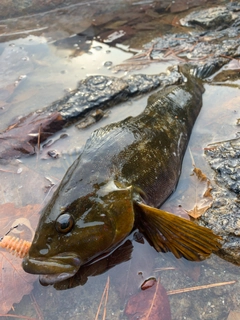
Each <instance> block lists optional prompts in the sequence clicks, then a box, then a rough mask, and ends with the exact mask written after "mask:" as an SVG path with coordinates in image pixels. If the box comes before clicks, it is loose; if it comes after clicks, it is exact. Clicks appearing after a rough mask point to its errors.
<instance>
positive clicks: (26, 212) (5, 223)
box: [0, 203, 42, 241]
mask: <svg viewBox="0 0 240 320" xmlns="http://www.w3.org/2000/svg"><path fill="white" fill-rule="evenodd" d="M41 207H42V206H41V205H39V204H36V205H27V206H25V207H21V208H16V207H15V205H14V204H13V203H5V204H2V205H1V206H0V224H1V226H2V228H1V236H3V235H4V234H5V233H6V232H7V231H8V230H9V229H10V228H11V227H12V226H13V225H14V224H15V225H16V224H17V223H16V222H19V221H18V219H22V218H26V219H27V221H28V223H27V225H26V224H25V223H24V222H25V220H24V219H23V220H20V222H21V221H22V223H21V225H20V226H19V228H18V229H17V232H16V233H19V231H21V233H20V235H19V237H20V238H22V239H24V240H29V241H31V240H32V230H35V229H36V226H37V223H38V220H39V214H38V213H39V211H40V209H41ZM29 226H30V229H29ZM14 231H15V230H13V231H12V233H14Z"/></svg>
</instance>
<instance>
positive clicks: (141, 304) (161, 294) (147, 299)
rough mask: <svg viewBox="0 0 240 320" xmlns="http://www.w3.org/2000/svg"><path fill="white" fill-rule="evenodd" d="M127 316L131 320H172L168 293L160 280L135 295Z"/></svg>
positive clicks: (128, 304) (127, 306) (129, 301)
mask: <svg viewBox="0 0 240 320" xmlns="http://www.w3.org/2000/svg"><path fill="white" fill-rule="evenodd" d="M151 281H152V279H151ZM125 314H126V315H127V317H128V319H129V320H134V319H141V320H171V310H170V304H169V300H168V297H167V293H166V290H165V289H164V287H163V286H162V285H161V284H160V282H159V280H158V281H155V283H154V284H153V285H152V286H151V287H150V288H148V289H146V290H144V291H143V290H141V291H139V292H138V293H137V294H136V295H133V296H132V297H131V298H130V299H129V300H128V302H127V305H126V308H125Z"/></svg>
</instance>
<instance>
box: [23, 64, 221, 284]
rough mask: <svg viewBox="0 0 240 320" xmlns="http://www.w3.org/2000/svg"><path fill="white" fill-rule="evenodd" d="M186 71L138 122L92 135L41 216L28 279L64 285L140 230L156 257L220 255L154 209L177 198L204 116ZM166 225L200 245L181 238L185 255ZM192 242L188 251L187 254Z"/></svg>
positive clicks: (197, 86) (198, 89) (198, 88)
mask: <svg viewBox="0 0 240 320" xmlns="http://www.w3.org/2000/svg"><path fill="white" fill-rule="evenodd" d="M186 68H187V67H186V66H183V67H181V72H182V73H183V82H182V84H180V85H178V86H170V87H166V88H165V89H162V90H160V91H159V92H157V93H155V94H153V95H152V96H150V98H149V100H148V105H147V107H146V109H145V110H144V112H142V113H141V114H140V115H139V116H137V117H129V118H127V119H125V120H123V121H120V122H118V123H113V124H110V125H107V126H106V127H104V128H101V129H99V130H96V131H95V132H94V133H93V134H92V135H91V137H90V138H89V140H88V141H87V142H86V145H85V148H84V150H83V152H82V154H81V155H80V156H79V158H78V159H77V160H76V161H75V162H74V163H73V165H72V166H71V167H70V168H69V170H68V171H67V173H66V175H65V177H64V178H63V180H62V182H61V184H60V186H59V188H58V189H57V191H56V192H55V193H54V195H53V198H52V200H51V201H50V203H49V204H48V205H47V206H46V207H45V208H44V210H43V212H42V215H41V218H40V221H39V225H38V228H37V230H36V235H35V238H34V240H33V244H32V247H31V248H30V251H29V256H28V257H27V258H25V260H24V261H23V268H24V269H25V270H26V271H27V272H30V273H39V274H45V275H48V280H46V281H49V282H51V281H52V282H54V281H61V280H63V279H64V278H66V277H70V276H71V275H73V274H74V273H76V271H77V270H78V269H79V267H80V266H81V265H83V264H85V263H87V262H89V261H91V260H93V259H94V258H95V257H97V256H99V255H101V254H104V253H107V252H110V251H111V250H113V249H114V248H115V247H116V246H117V245H118V244H119V243H120V242H121V241H122V240H123V239H124V238H125V237H126V236H127V235H128V234H129V233H130V232H131V231H132V229H133V228H134V226H136V227H139V228H140V230H141V231H142V232H145V231H146V232H145V234H146V237H147V238H148V240H149V242H150V243H152V244H153V245H154V246H155V248H156V249H157V250H158V251H168V250H171V251H172V252H173V253H174V254H175V255H176V256H177V257H180V256H185V257H186V258H188V259H190V260H194V259H196V257H198V254H199V255H206V256H207V255H209V254H210V253H211V251H212V250H214V249H216V248H217V247H218V242H217V239H216V238H217V237H216V238H215V236H214V235H213V233H212V232H211V231H210V230H208V229H205V228H201V227H198V226H196V225H194V224H193V223H192V222H189V221H187V220H184V219H181V218H179V217H176V216H173V215H171V214H168V213H167V216H165V213H164V214H161V211H160V210H157V209H154V208H152V209H151V208H150V206H153V207H158V206H159V205H161V204H162V203H163V202H164V201H165V200H166V199H167V197H168V196H169V195H170V194H171V193H172V192H173V191H174V189H175V187H176V184H177V182H178V179H179V175H180V171H181V164H182V159H183V156H184V153H185V150H186V147H187V144H188V141H189V138H190V134H191V131H192V127H193V125H194V122H195V120H196V118H197V116H198V113H199V111H200V109H201V105H202V93H203V86H202V84H201V82H200V81H199V80H197V79H195V78H192V77H191V76H189V74H188V72H186V71H185V69H186ZM154 210H155V211H154ZM170 216H171V217H170ZM168 217H170V219H168ZM172 217H174V218H173V220H171V219H172ZM159 221H161V222H160V223H159ZM168 221H171V225H173V226H174V223H175V224H177V226H178V227H179V228H180V225H181V224H182V225H183V229H184V228H185V229H186V228H190V229H191V230H192V232H193V234H192V238H193V242H194V244H192V241H191V237H190V239H188V240H186V239H185V237H184V236H181V237H182V238H183V239H182V240H181V241H182V242H181V241H179V242H180V243H182V247H179V246H178V240H177V238H178V236H179V235H178V231H177V230H175V231H174V232H175V233H174V236H172V235H171V236H169V235H168V234H167V233H165V229H164V230H162V228H161V225H162V226H164V228H165V226H166V230H167V228H168V227H169V226H168ZM186 224H187V225H186ZM189 224H190V226H189ZM159 226H160V227H159ZM170 228H171V227H170ZM198 228H199V229H198ZM145 229H146V230H145ZM186 230H187V229H186ZM205 230H207V231H205ZM199 231H200V232H199ZM201 232H202V233H203V238H204V240H203V241H200V240H199V241H200V243H201V244H200V245H199V243H197V244H196V243H195V242H196V237H197V234H198V233H199V234H201ZM204 232H206V234H205V233H204ZM190 233H191V232H190ZM211 237H212V239H214V240H213V241H212V239H211ZM172 238H173V239H174V238H176V241H172V240H171V239H172ZM205 238H206V239H205ZM187 242H189V243H190V249H189V250H190V251H189V250H188V251H187V249H185V248H186V247H188V245H187V244H186V243H187ZM211 242H212V244H210V243H211ZM192 249H193V250H192ZM191 250H192V251H191ZM192 252H193V253H192ZM46 277H47V276H46ZM46 277H45V278H46Z"/></svg>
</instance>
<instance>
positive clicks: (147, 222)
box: [135, 203, 221, 261]
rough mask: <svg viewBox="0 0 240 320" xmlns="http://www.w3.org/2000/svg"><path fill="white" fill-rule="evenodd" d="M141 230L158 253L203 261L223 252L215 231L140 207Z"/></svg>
mask: <svg viewBox="0 0 240 320" xmlns="http://www.w3.org/2000/svg"><path fill="white" fill-rule="evenodd" d="M135 205H136V209H137V212H138V214H140V215H139V219H138V227H139V230H140V231H141V232H142V233H143V234H144V235H145V236H146V238H147V239H148V241H149V242H150V243H151V244H152V245H153V246H154V247H155V249H156V250H157V251H162V252H168V251H171V252H172V253H173V254H174V255H175V257H176V258H181V257H184V258H186V259H187V260H191V261H199V260H202V259H205V258H207V257H208V256H209V255H210V254H211V253H212V252H214V251H218V250H219V249H220V248H221V243H220V240H221V237H219V236H217V235H215V234H214V233H213V232H212V230H210V229H207V228H205V227H201V226H198V225H196V224H195V223H193V222H192V221H189V220H186V219H183V218H181V217H178V216H176V215H174V214H171V213H169V212H166V211H163V210H160V209H156V208H153V207H149V206H147V205H145V204H143V203H136V204H135Z"/></svg>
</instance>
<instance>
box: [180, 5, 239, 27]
mask: <svg viewBox="0 0 240 320" xmlns="http://www.w3.org/2000/svg"><path fill="white" fill-rule="evenodd" d="M233 19H234V16H233V14H232V13H231V12H230V11H229V10H228V9H227V8H226V7H223V6H219V7H215V8H209V9H205V10H200V11H194V12H192V13H190V14H189V15H187V16H186V17H184V18H182V19H181V20H180V23H181V25H182V26H186V27H190V26H195V25H199V26H201V27H203V28H207V29H210V28H216V27H218V26H221V25H222V24H226V23H229V22H231V21H232V20H233Z"/></svg>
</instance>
